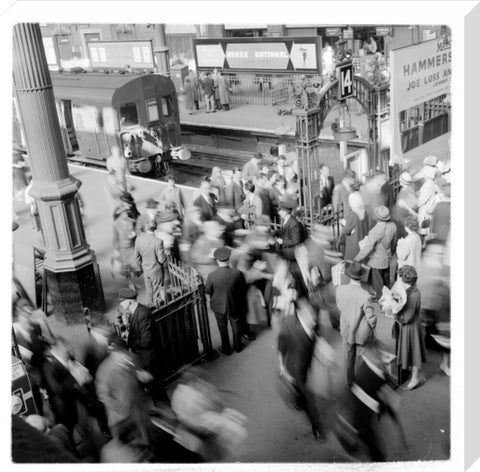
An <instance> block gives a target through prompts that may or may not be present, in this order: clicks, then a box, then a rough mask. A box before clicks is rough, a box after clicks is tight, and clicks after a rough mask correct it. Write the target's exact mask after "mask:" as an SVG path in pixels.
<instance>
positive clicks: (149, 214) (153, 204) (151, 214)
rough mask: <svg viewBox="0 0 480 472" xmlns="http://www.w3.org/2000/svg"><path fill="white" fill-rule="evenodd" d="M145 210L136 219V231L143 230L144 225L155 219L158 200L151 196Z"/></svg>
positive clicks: (157, 211)
mask: <svg viewBox="0 0 480 472" xmlns="http://www.w3.org/2000/svg"><path fill="white" fill-rule="evenodd" d="M145 211H146V213H142V214H141V215H140V216H139V217H138V219H137V224H136V226H137V232H145V225H146V224H147V223H151V222H152V221H156V219H157V216H158V214H159V210H158V202H157V201H156V200H154V199H153V198H150V199H148V200H147V204H146V207H145Z"/></svg>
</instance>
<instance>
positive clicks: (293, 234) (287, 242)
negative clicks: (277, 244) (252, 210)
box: [276, 216, 305, 260]
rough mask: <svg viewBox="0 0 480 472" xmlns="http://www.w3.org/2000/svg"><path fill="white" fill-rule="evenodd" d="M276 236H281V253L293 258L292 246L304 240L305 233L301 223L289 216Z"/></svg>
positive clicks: (290, 258) (287, 257) (289, 258)
mask: <svg viewBox="0 0 480 472" xmlns="http://www.w3.org/2000/svg"><path fill="white" fill-rule="evenodd" d="M276 234H277V236H278V237H280V238H282V253H283V256H284V257H285V258H286V259H288V260H294V259H295V254H294V248H295V246H298V245H299V244H301V243H303V241H305V234H304V231H303V226H302V224H301V223H300V222H299V221H298V220H297V219H296V218H295V217H294V216H290V218H289V219H288V221H287V222H286V224H285V225H284V226H282V228H280V229H279V230H278V231H277V233H276Z"/></svg>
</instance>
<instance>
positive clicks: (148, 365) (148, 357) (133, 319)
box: [118, 288, 168, 402]
mask: <svg viewBox="0 0 480 472" xmlns="http://www.w3.org/2000/svg"><path fill="white" fill-rule="evenodd" d="M137 295H138V294H137V292H136V291H135V290H132V289H130V288H123V289H121V290H120V292H119V294H118V298H119V299H120V308H121V310H122V311H123V313H124V314H125V316H126V317H127V319H128V338H127V345H128V348H129V349H130V351H132V352H133V353H134V354H135V355H136V356H137V358H138V364H139V366H140V367H141V368H142V369H144V370H146V371H147V372H149V373H150V374H151V375H152V377H153V379H152V381H151V382H150V385H149V386H150V389H151V393H152V397H153V400H154V401H155V402H157V401H167V402H168V396H167V393H166V391H165V387H164V383H163V372H162V365H161V362H160V359H159V356H158V354H157V349H159V348H160V346H159V342H160V341H159V339H158V334H157V330H156V328H155V322H154V318H153V314H152V312H151V311H150V310H149V309H148V308H147V307H146V306H144V305H142V304H141V303H139V302H138V300H137Z"/></svg>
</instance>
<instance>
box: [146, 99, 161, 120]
mask: <svg viewBox="0 0 480 472" xmlns="http://www.w3.org/2000/svg"><path fill="white" fill-rule="evenodd" d="M145 105H146V108H147V113H148V122H149V123H151V122H152V121H158V107H157V100H156V99H154V100H146V101H145Z"/></svg>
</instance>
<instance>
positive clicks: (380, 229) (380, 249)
mask: <svg viewBox="0 0 480 472" xmlns="http://www.w3.org/2000/svg"><path fill="white" fill-rule="evenodd" d="M375 217H376V218H377V224H376V225H375V226H374V227H373V228H372V229H371V230H370V232H369V233H368V236H367V238H366V240H365V243H364V245H363V247H362V248H361V249H360V252H359V253H358V254H357V256H356V257H355V259H354V260H355V261H358V262H362V261H363V260H366V263H367V265H368V266H369V267H371V268H372V270H371V272H370V274H371V275H370V283H371V285H372V288H373V290H374V291H375V294H376V297H377V299H380V298H381V297H382V288H383V286H384V285H386V286H387V287H388V286H389V285H390V274H389V267H390V258H391V256H392V253H394V251H395V248H396V246H397V239H396V236H397V227H396V225H395V223H393V222H392V221H390V212H389V210H388V208H387V207H386V206H383V205H382V206H379V207H377V208H375Z"/></svg>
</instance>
